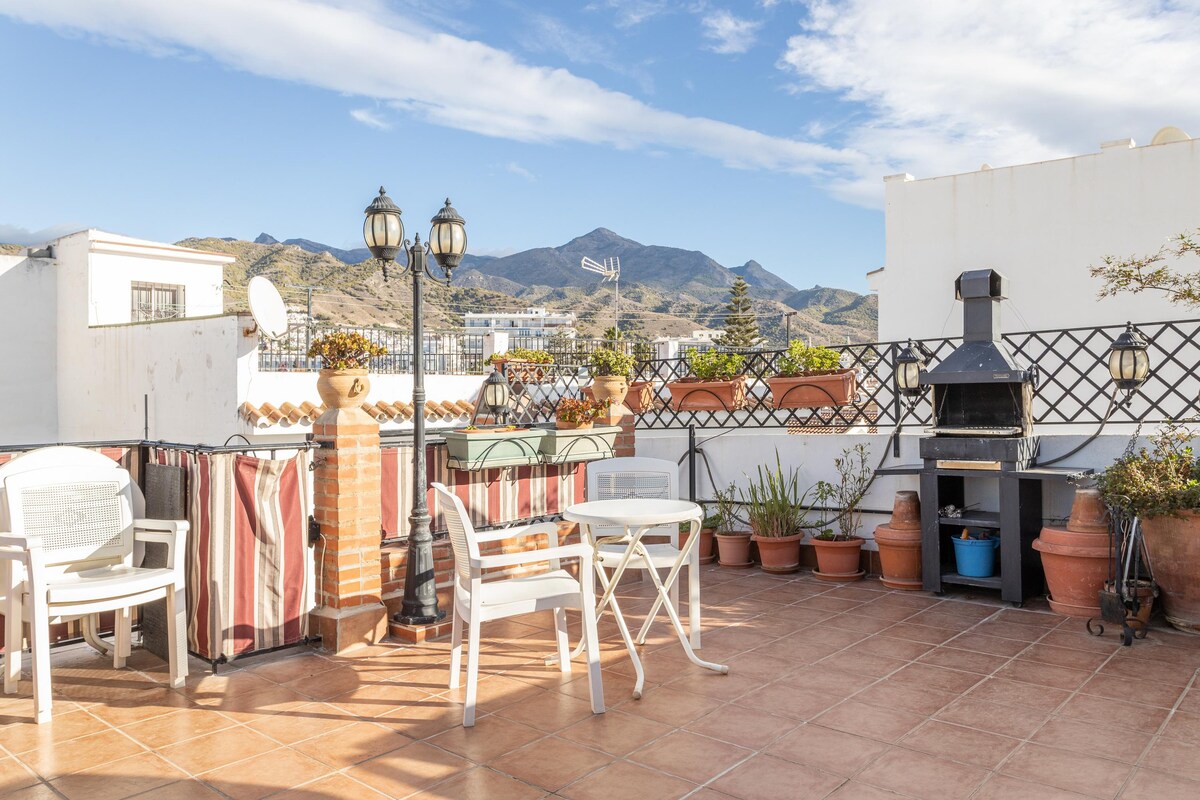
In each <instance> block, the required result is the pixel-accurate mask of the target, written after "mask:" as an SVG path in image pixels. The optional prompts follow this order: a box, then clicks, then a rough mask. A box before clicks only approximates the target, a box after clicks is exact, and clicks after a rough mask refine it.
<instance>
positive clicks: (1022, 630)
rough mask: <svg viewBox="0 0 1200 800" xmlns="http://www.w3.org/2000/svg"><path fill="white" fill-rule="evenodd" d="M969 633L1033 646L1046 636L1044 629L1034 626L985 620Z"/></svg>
mask: <svg viewBox="0 0 1200 800" xmlns="http://www.w3.org/2000/svg"><path fill="white" fill-rule="evenodd" d="M971 633H979V634H982V635H984V636H996V637H999V638H1001V639H1013V640H1015V641H1019V642H1025V643H1026V644H1033V643H1034V642H1036V641H1038V640H1039V639H1041V638H1042V637H1043V636H1045V635H1046V634H1047V631H1046V629H1044V628H1039V627H1037V626H1034V625H1017V624H1014V623H1012V622H997V621H996V620H986V621H984V622H981V623H979V624H978V625H976V626H975V627H973V628H971Z"/></svg>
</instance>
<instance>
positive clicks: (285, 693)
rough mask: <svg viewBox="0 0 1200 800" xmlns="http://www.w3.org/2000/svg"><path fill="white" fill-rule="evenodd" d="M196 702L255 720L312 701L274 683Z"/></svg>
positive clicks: (241, 718)
mask: <svg viewBox="0 0 1200 800" xmlns="http://www.w3.org/2000/svg"><path fill="white" fill-rule="evenodd" d="M196 702H197V703H198V704H200V705H201V706H202V707H205V708H213V709H216V710H217V711H220V712H221V713H222V714H224V715H226V716H227V717H231V718H232V719H235V720H237V721H238V722H254V721H256V720H260V719H263V718H264V717H269V716H271V715H273V714H279V713H283V712H287V711H292V710H294V709H297V708H300V707H301V706H305V705H308V704H309V703H310V702H312V701H311V700H310V699H309V698H308V697H306V696H305V695H303V694H300V693H299V692H295V691H293V690H291V689H287V688H285V687H283V686H279V685H276V684H273V685H269V686H266V687H263V688H260V689H252V690H251V691H248V692H244V693H242V694H239V695H235V696H233V697H203V698H199V699H197V701H196Z"/></svg>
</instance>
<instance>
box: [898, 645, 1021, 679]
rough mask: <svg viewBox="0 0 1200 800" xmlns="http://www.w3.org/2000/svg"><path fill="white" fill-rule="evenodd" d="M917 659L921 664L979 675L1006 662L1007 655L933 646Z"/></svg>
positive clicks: (989, 672)
mask: <svg viewBox="0 0 1200 800" xmlns="http://www.w3.org/2000/svg"><path fill="white" fill-rule="evenodd" d="M917 660H918V662H919V663H922V664H931V665H933V666H935V667H946V668H947V669H957V670H961V671H963V672H974V673H976V674H979V675H990V674H992V673H993V672H995V671H996V670H998V669H1000V668H1001V667H1002V666H1004V665H1005V664H1006V663H1008V657H1007V656H993V655H989V654H987V653H976V652H973V651H970V650H960V649H958V648H956V647H935V648H933V649H932V650H930V651H929V652H928V653H926V654H925V655H923V656H921V657H920V658H919V659H917Z"/></svg>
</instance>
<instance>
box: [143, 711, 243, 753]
mask: <svg viewBox="0 0 1200 800" xmlns="http://www.w3.org/2000/svg"><path fill="white" fill-rule="evenodd" d="M234 724H236V723H234V721H233V720H232V719H230V718H229V717H226V716H224V715H222V714H214V713H213V712H212V711H210V710H208V709H202V708H186V709H184V710H182V711H175V712H172V713H170V714H165V715H163V716H161V717H154V718H152V719H148V720H145V721H144V722H133V723H130V724H128V725H123V726H121V730H122V731H124V732H125V733H126V734H127V735H129V736H132V737H133V738H134V739H137V740H138V741H139V742H141V743H142V744H144V745H145V746H146V747H149V748H151V749H155V748H159V747H166V746H167V745H172V744H175V743H176V742H182V741H184V740H186V739H195V738H196V737H197V736H204V735H205V734H207V733H213V732H215V731H219V730H224V729H225V728H230V727H232V726H233V725H234Z"/></svg>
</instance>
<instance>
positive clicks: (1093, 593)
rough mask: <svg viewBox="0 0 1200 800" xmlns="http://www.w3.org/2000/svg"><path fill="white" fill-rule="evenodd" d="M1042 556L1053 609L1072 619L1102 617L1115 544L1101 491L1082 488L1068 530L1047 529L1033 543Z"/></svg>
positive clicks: (1076, 496)
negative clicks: (1101, 594)
mask: <svg viewBox="0 0 1200 800" xmlns="http://www.w3.org/2000/svg"><path fill="white" fill-rule="evenodd" d="M1033 549H1034V550H1037V551H1038V552H1040V553H1041V554H1042V569H1043V570H1044V571H1045V573H1046V585H1047V586H1049V587H1050V608H1052V609H1054V610H1055V611H1057V612H1058V613H1059V614H1065V615H1066V616H1068V617H1098V616H1100V590H1102V589H1103V588H1104V582H1105V581H1106V580H1108V578H1109V576H1110V574H1111V572H1112V563H1113V544H1112V536H1111V535H1110V534H1109V530H1108V516H1107V509H1106V508H1105V507H1104V501H1103V500H1101V499H1100V491H1099V490H1098V489H1078V490H1076V492H1075V502H1074V504H1072V506H1071V518H1070V519H1069V520H1068V521H1067V526H1066V527H1065V528H1054V527H1045V528H1042V532H1041V535H1040V536H1038V538H1037V539H1034V541H1033Z"/></svg>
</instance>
